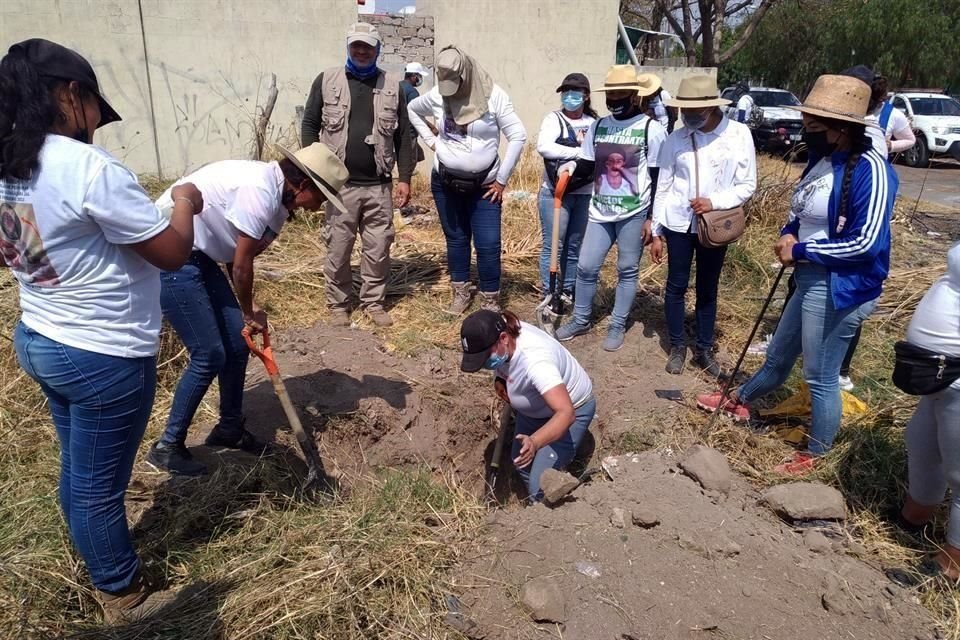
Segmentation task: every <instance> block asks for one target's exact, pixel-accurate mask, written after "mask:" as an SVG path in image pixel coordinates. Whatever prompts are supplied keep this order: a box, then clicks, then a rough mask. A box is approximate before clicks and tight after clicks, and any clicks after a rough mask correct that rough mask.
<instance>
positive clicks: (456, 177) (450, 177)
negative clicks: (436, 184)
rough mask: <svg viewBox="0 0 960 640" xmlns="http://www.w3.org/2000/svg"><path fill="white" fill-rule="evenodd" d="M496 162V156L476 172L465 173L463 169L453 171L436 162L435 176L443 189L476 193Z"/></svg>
mask: <svg viewBox="0 0 960 640" xmlns="http://www.w3.org/2000/svg"><path fill="white" fill-rule="evenodd" d="M495 164H497V160H496V158H494V160H493V162H491V163H490V166H489V167H487V168H486V169H484V170H483V171H478V172H477V173H467V172H463V171H453V170H451V169H448V168H447V167H445V166H443V163H442V162H438V163H437V166H438V167H439V168H438V169H437V176H438V177H439V178H440V185H441V186H442V187H443V188H444V189H449V190H450V191H454V192H456V193H464V194H466V193H476V192H477V191H480V189H481V188H482V187H483V185H484V184H485V183H486V181H487V176H488V175H489V174H490V170H491V169H493V166H494V165H495Z"/></svg>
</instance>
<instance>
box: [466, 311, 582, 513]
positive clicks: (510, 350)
mask: <svg viewBox="0 0 960 640" xmlns="http://www.w3.org/2000/svg"><path fill="white" fill-rule="evenodd" d="M460 342H461V345H462V346H463V361H462V363H461V365H460V368H461V369H462V370H463V371H466V372H468V373H473V372H476V371H479V370H480V369H488V370H490V371H493V372H494V375H495V378H494V381H495V382H494V383H495V385H498V384H503V385H505V387H506V400H507V401H508V402H509V403H510V406H511V407H512V408H513V410H514V412H515V413H516V423H515V428H514V434H515V436H516V439H515V440H514V443H513V464H514V466H515V467H516V469H517V473H519V474H520V477H521V478H522V479H523V481H524V484H526V486H527V491H528V496H529V500H530V501H531V502H537V501H539V500H540V499H541V498H542V497H543V492H542V491H541V490H540V476H541V475H543V472H544V471H546V470H547V469H551V468H552V469H565V468H566V467H567V465H569V464H570V462H571V461H572V460H573V458H574V455H575V454H576V452H577V447H579V446H580V442H581V441H582V440H583V436H584V435H585V434H586V433H587V429H588V428H589V427H590V423H591V422H592V421H593V416H594V414H595V413H596V411H597V402H596V400H594V397H593V383H592V382H591V381H590V376H588V375H587V372H586V371H584V370H583V367H581V366H580V363H579V362H577V360H576V359H575V358H574V357H573V356H572V355H570V352H569V351H567V350H566V349H565V348H564V346H563V345H561V344H560V343H559V342H557V341H556V340H554V339H553V338H552V337H550V336H549V335H547V334H546V333H545V332H543V331H541V330H540V329H538V328H537V327H534V326H533V325H529V324H527V323H526V322H521V321H520V319H519V318H517V316H516V314H514V313H511V312H510V311H504V312H502V313H497V312H495V311H489V310H485V309H482V310H480V311H477V312H475V313H472V314H470V315H469V316H467V318H466V319H465V320H464V321H463V324H462V325H461V326H460Z"/></svg>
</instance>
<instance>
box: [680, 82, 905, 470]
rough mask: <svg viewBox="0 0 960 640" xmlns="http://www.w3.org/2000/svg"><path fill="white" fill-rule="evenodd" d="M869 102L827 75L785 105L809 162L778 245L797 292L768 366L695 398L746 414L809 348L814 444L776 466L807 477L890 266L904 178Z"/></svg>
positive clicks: (859, 88) (857, 85)
mask: <svg viewBox="0 0 960 640" xmlns="http://www.w3.org/2000/svg"><path fill="white" fill-rule="evenodd" d="M869 102H870V87H869V86H868V85H867V84H865V83H864V82H862V81H860V80H858V79H856V78H851V77H848V76H836V75H824V76H820V77H819V78H818V79H817V82H816V84H815V85H814V87H813V89H812V90H811V92H810V95H809V96H807V99H806V101H805V102H804V104H803V105H802V106H799V107H788V108H791V109H793V108H795V109H796V110H798V111H801V112H803V126H804V134H803V139H804V142H805V143H806V145H807V148H808V150H809V155H810V160H809V162H808V164H807V168H806V169H805V170H804V173H803V176H802V177H801V179H800V182H799V184H798V185H797V186H796V188H795V190H794V194H793V199H792V203H791V208H790V217H789V221H788V222H787V224H786V225H785V226H784V227H783V229H782V230H781V231H780V239H779V240H778V241H777V243H776V245H775V246H774V249H773V250H774V253H775V254H776V256H777V258H778V259H779V260H780V262H781V263H782V264H783V265H784V266H790V265H795V266H794V276H795V278H796V282H797V292H796V294H795V295H794V296H793V297H791V298H790V300H789V301H788V302H787V303H786V306H785V307H784V310H783V315H782V316H781V318H780V324H779V325H778V326H777V331H776V333H775V334H774V336H773V340H772V341H771V342H770V345H769V347H768V348H767V358H766V361H765V362H764V363H763V367H762V368H761V369H760V370H759V371H757V372H756V373H755V374H754V375H753V376H752V377H751V378H750V379H749V380H747V381H746V382H745V383H744V384H742V385H741V386H740V387H739V388H738V389H736V390H735V391H733V392H732V393H731V394H730V395H729V398H728V399H726V400H724V398H723V397H722V394H721V393H720V392H716V393H711V394H706V395H701V396H699V397H698V398H697V405H698V406H699V407H700V408H701V409H705V410H707V411H711V412H712V411H716V410H718V409H720V410H722V411H723V412H724V413H727V414H729V415H731V416H732V417H733V418H734V420H737V421H745V420H748V419H749V418H750V406H749V405H750V403H751V402H752V401H753V400H755V399H757V398H760V397H762V396H764V395H766V394H768V393H770V392H771V391H774V390H776V389H778V388H779V387H780V386H781V385H782V384H783V383H784V382H785V381H786V379H787V376H789V375H790V370H791V369H792V368H793V365H794V363H795V362H796V361H797V357H798V356H800V355H801V354H803V377H804V380H806V382H807V385H808V386H809V388H810V398H811V405H812V411H811V413H812V420H811V427H810V435H809V444H808V446H807V450H806V451H798V452H796V453H795V454H794V456H792V457H791V459H789V460H787V461H785V463H784V464H782V465H780V466H778V467H777V468H776V469H775V470H776V471H778V472H780V473H786V474H791V475H800V474H804V473H807V472H808V471H810V470H812V469H813V468H814V466H815V465H816V464H817V461H818V460H819V459H820V456H822V455H823V454H825V453H826V452H827V451H828V450H829V449H830V447H831V446H832V445H833V439H834V436H836V434H837V431H838V430H839V428H840V418H841V414H842V403H841V398H840V385H839V381H838V377H839V375H840V366H841V362H842V361H843V357H844V354H845V353H846V351H847V346H848V345H849V343H850V340H851V339H852V338H853V335H854V333H855V332H856V330H857V327H859V326H860V323H861V322H863V320H864V318H866V317H867V316H869V315H870V312H871V311H873V308H874V307H875V306H876V303H877V298H879V297H880V292H881V290H882V289H883V282H884V280H886V278H887V273H888V272H889V269H890V213H891V211H892V209H893V202H894V198H895V197H896V193H897V184H898V181H897V174H896V173H894V171H893V169H892V168H891V167H890V164H889V163H888V162H887V161H886V159H885V158H884V157H883V156H881V155H880V154H879V153H877V152H876V150H874V149H873V148H872V147H871V144H870V140H869V139H868V138H867V136H866V124H865V120H864V117H865V116H866V114H867V106H868V104H869Z"/></svg>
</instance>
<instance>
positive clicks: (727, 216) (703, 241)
mask: <svg viewBox="0 0 960 640" xmlns="http://www.w3.org/2000/svg"><path fill="white" fill-rule="evenodd" d="M690 142H691V144H692V145H693V175H694V182H695V183H696V189H697V197H698V198H699V197H700V157H699V154H698V153H697V138H696V134H694V133H691V134H690ZM694 215H696V214H694ZM746 226H747V216H746V214H745V213H744V211H743V207H734V208H733V209H714V210H713V211H707V212H706V213H704V214H702V215H699V216H697V240H698V241H699V242H700V245H701V246H703V247H707V248H709V249H716V248H718V247H725V246H727V245H728V244H730V243H732V242H736V241H737V240H738V239H739V238H740V236H742V235H743V231H744V229H746Z"/></svg>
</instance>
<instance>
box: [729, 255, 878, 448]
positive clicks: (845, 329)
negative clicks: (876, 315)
mask: <svg viewBox="0 0 960 640" xmlns="http://www.w3.org/2000/svg"><path fill="white" fill-rule="evenodd" d="M794 275H795V276H796V282H797V292H796V294H795V295H794V296H792V297H791V298H790V300H789V301H788V302H787V305H786V307H784V309H783V315H782V316H781V318H780V324H779V325H777V331H776V333H774V334H773V339H772V340H771V341H770V344H769V345H768V346H767V358H766V360H765V361H764V363H763V367H761V368H760V370H759V371H757V372H756V373H755V374H753V376H751V377H750V379H749V380H747V381H746V382H745V383H744V384H743V386H741V387H740V389H739V391H738V395H739V397H740V399H741V400H742V401H744V402H751V401H752V400H755V399H757V398H760V397H761V396H764V395H766V394H768V393H770V392H771V391H774V390H775V389H778V388H779V387H780V386H781V385H782V384H783V383H784V382H786V380H787V377H788V376H789V375H790V370H791V369H793V364H794V363H795V362H796V361H797V358H798V357H799V356H800V354H801V353H802V354H803V378H804V380H806V382H807V386H809V387H810V402H811V426H810V438H809V440H810V443H809V445H808V449H809V452H810V453H811V454H813V455H816V456H819V455H823V454H824V453H826V452H827V451H828V450H829V449H830V447H831V446H832V445H833V439H834V437H835V436H836V435H837V431H838V430H839V429H840V418H841V416H842V411H843V406H842V403H841V399H840V385H839V382H838V381H837V377H838V376H839V375H840V365H841V363H842V362H843V357H844V354H846V352H847V346H848V345H849V344H850V340H851V339H853V334H854V333H856V331H857V327H859V326H860V323H861V322H863V321H864V319H865V318H866V317H867V316H869V315H870V313H871V312H872V311H873V308H874V307H875V306H876V304H877V301H876V300H870V301H868V302H864V303H863V304H860V305H855V306H852V307H847V308H846V309H836V308H835V307H834V306H833V299H832V298H831V296H830V273H829V272H828V271H827V270H826V269H825V268H824V267H821V266H819V265H814V264H809V263H802V264H799V265H797V266H796V268H795V269H794Z"/></svg>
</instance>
